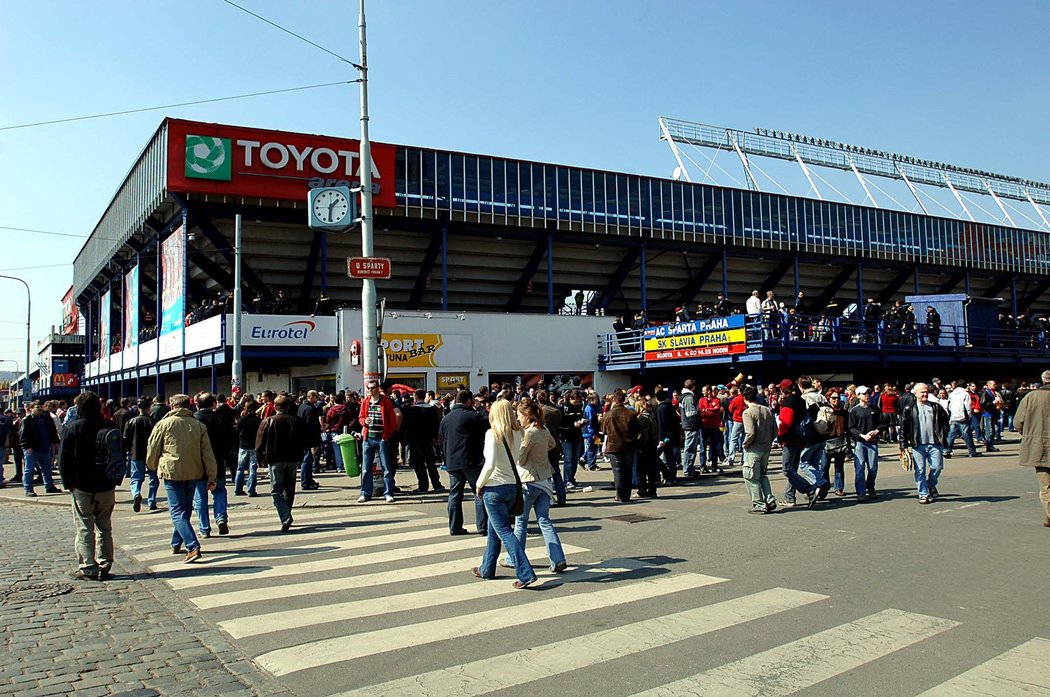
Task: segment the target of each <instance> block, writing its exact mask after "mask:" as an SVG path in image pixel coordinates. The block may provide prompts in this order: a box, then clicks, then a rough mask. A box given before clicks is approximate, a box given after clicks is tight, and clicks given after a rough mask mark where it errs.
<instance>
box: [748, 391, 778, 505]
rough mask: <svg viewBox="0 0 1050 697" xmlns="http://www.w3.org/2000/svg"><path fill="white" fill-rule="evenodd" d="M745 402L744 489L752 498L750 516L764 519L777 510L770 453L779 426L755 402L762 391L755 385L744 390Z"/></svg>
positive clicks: (768, 412) (766, 409)
mask: <svg viewBox="0 0 1050 697" xmlns="http://www.w3.org/2000/svg"><path fill="white" fill-rule="evenodd" d="M740 394H741V396H742V397H743V398H744V404H745V408H744V413H743V421H742V423H743V429H744V441H743V449H744V474H743V477H744V485H745V486H746V487H747V493H748V495H750V496H751V510H749V511H748V513H754V514H757V515H764V514H766V513H772V512H773V511H775V510H776V509H777V499H776V497H775V496H773V490H772V489H771V488H770V487H769V476H768V475H767V471H768V469H769V451H770V449H771V448H772V447H773V438H774V437H775V436H776V434H777V422H776V419H775V418H774V417H773V412H771V411H770V410H769V407H765V406H763V405H761V404H759V403H758V402H757V401H755V400H756V399H757V398H758V391H757V390H756V389H755V388H754V386H753V385H744V387H743V388H742V389H741V390H740Z"/></svg>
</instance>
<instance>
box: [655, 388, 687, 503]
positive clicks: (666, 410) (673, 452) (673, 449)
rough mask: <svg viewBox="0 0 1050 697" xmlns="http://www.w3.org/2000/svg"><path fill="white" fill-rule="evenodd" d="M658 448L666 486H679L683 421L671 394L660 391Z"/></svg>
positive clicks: (657, 423)
mask: <svg viewBox="0 0 1050 697" xmlns="http://www.w3.org/2000/svg"><path fill="white" fill-rule="evenodd" d="M656 399H657V401H658V402H659V404H657V405H656V428H657V438H658V441H657V444H656V448H657V450H658V451H659V453H660V460H661V462H662V464H663V478H664V484H665V485H666V486H678V452H679V442H680V440H681V438H682V420H681V417H680V416H679V415H678V410H677V409H675V406H674V403H673V402H671V394H670V393H669V392H668V391H667V390H660V393H659V394H658V395H656Z"/></svg>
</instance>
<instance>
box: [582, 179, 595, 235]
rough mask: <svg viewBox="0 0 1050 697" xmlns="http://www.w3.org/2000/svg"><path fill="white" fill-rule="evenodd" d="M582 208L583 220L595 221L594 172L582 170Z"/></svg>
mask: <svg viewBox="0 0 1050 697" xmlns="http://www.w3.org/2000/svg"><path fill="white" fill-rule="evenodd" d="M580 194H581V201H582V202H581V205H580V210H581V211H582V213H583V221H584V222H587V223H593V222H594V172H589V171H581V172H580Z"/></svg>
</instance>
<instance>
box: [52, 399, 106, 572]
mask: <svg viewBox="0 0 1050 697" xmlns="http://www.w3.org/2000/svg"><path fill="white" fill-rule="evenodd" d="M76 405H77V418H75V419H73V420H72V421H70V422H69V423H68V424H66V425H65V427H64V438H63V439H62V445H61V447H60V448H59V451H58V471H59V473H60V474H61V476H62V486H64V487H65V488H66V489H67V490H68V491H69V492H70V493H71V494H72V497H73V519H74V521H76V542H75V545H74V547H75V549H76V554H77V566H78V567H79V568H78V569H77V570H76V571H74V572H73V576H74V578H78V579H86V578H91V579H97V580H99V581H105V580H106V579H107V578H109V571H110V569H111V568H112V567H113V525H112V523H111V518H112V515H113V506H114V504H115V502H116V493H115V492H114V489H115V488H116V487H117V485H118V484H119V483H120V481H119V480H116V481H114V480H112V479H107V478H106V476H105V472H104V470H103V471H100V468H99V467H98V466H97V465H96V463H97V461H98V445H97V443H96V437H97V436H98V433H99V431H100V430H103V429H116V427H117V425H116V424H115V423H113V422H112V421H110V420H108V419H103V418H102V402H101V400H99V398H98V395H96V394H95V393H94V392H82V393H80V394H79V395H77V398H76ZM48 420H50V417H48ZM96 530H97V531H98V534H97V538H96V534H95V533H96ZM96 539H97V546H96Z"/></svg>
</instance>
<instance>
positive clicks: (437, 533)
mask: <svg viewBox="0 0 1050 697" xmlns="http://www.w3.org/2000/svg"><path fill="white" fill-rule="evenodd" d="M435 537H448V530H446V529H445V528H444V526H442V527H428V528H423V529H421V530H408V531H406V532H390V533H387V534H384V535H372V536H370V537H352V538H350V539H343V540H331V541H320V542H318V543H315V544H314V545H313V546H312V547H311V546H310V544H309V542H307V544H306V546H305V547H299V546H293V545H294V544H295V543H294V537H293V536H290V537H288V542H289V544H288V545H285V546H283V547H280V548H273V549H262V550H255V551H248V552H240V551H238V550H230V551H227V552H220V553H218V554H211V555H207V556H205V557H204V558H203V560H202V561H201V562H198V563H197V564H196V565H195V568H198V569H205V568H206V569H214V568H221V567H224V566H244V565H245V564H265V563H269V562H281V561H289V560H293V559H298V558H299V557H304V556H310V555H312V554H325V553H327V552H337V551H339V550H351V549H353V550H357V549H367V548H368V547H380V546H382V545H389V544H395V543H399V542H418V541H420V540H430V539H433V538H435ZM168 559H171V555H170V554H169V555H168ZM149 568H150V570H151V571H154V572H156V573H164V572H165V571H174V570H175V569H185V568H186V567H185V566H184V565H183V564H182V562H181V561H176V562H169V563H167V564H154V565H150V567H149Z"/></svg>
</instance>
